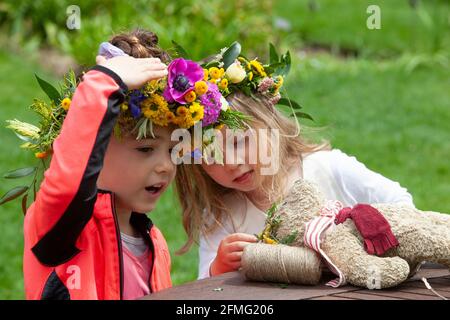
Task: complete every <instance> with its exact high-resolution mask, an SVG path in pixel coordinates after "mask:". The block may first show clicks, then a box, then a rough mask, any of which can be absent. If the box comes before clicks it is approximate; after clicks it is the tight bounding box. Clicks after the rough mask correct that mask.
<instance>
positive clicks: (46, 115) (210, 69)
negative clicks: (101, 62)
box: [0, 41, 312, 212]
mask: <svg viewBox="0 0 450 320" xmlns="http://www.w3.org/2000/svg"><path fill="white" fill-rule="evenodd" d="M172 43H173V45H174V46H175V51H176V53H177V56H178V57H177V58H176V59H174V60H173V61H172V62H170V64H169V66H168V76H167V77H165V78H163V79H159V80H154V81H150V82H148V83H147V84H145V85H144V86H143V87H142V88H140V89H139V90H130V91H129V92H127V94H126V99H125V102H124V103H123V104H122V106H121V111H120V113H119V117H118V121H117V124H116V126H115V127H114V134H115V135H116V136H119V137H120V136H121V135H122V130H123V129H124V128H127V129H131V131H132V132H133V131H134V132H136V133H137V139H141V138H146V137H147V134H148V132H150V133H151V134H152V135H153V131H152V126H153V124H155V125H158V126H168V125H169V124H173V125H175V126H178V127H180V128H187V129H190V128H192V127H194V126H195V125H196V124H197V123H198V124H201V127H202V129H204V130H205V131H203V139H202V146H201V148H200V149H201V150H200V149H199V148H196V149H194V151H193V152H191V154H190V155H189V156H192V157H194V158H202V157H203V158H204V159H206V162H208V154H210V153H209V152H210V151H211V150H213V152H212V154H213V157H214V159H215V160H216V161H217V162H218V163H221V162H222V156H221V150H220V146H218V145H216V144H215V143H214V142H215V139H214V138H215V135H211V130H206V129H220V128H221V127H222V126H224V125H226V126H227V127H228V128H230V129H240V128H245V127H247V126H248V125H246V122H248V121H249V120H250V119H251V117H249V116H247V115H245V114H243V113H241V112H239V111H236V110H233V109H232V108H230V106H229V104H228V102H227V100H226V99H225V98H226V97H227V96H228V95H230V94H231V93H233V92H238V91H240V92H243V93H244V94H246V95H247V96H251V97H253V98H254V99H256V100H258V99H261V98H263V99H266V100H267V101H268V102H269V103H270V104H272V105H278V106H289V107H290V110H291V111H292V114H291V115H293V116H298V117H303V118H308V119H311V120H312V118H311V117H310V116H309V115H308V114H306V113H302V112H300V111H299V109H301V106H300V105H299V104H298V103H296V102H294V101H292V100H290V99H288V98H284V97H282V95H281V93H280V89H281V88H282V86H283V79H284V77H285V76H286V75H287V73H288V72H289V69H290V64H291V59H290V54H289V51H288V52H287V53H285V54H283V55H281V56H279V55H278V54H277V52H276V50H275V47H274V46H273V45H272V44H270V63H269V64H262V63H261V62H260V61H258V60H257V59H253V60H249V59H247V58H246V57H244V56H243V55H241V45H240V44H239V43H238V42H234V43H233V44H232V45H231V46H230V47H228V48H224V49H222V50H221V51H220V52H219V53H218V54H216V55H213V56H212V57H211V58H209V59H204V60H202V61H200V62H198V63H197V62H194V61H192V60H190V58H189V55H188V54H187V52H186V50H184V49H183V48H182V47H181V46H180V45H179V44H177V43H176V42H174V41H173V42H172ZM99 54H100V55H103V56H105V57H106V58H112V57H115V56H121V55H126V54H125V53H124V52H123V51H122V50H121V49H119V48H117V47H115V46H113V45H112V44H110V43H108V42H104V43H102V44H101V45H100V49H99ZM35 76H36V79H37V81H38V83H39V85H40V87H41V89H42V90H43V91H44V92H45V93H46V95H47V96H48V98H49V102H46V101H43V100H39V99H34V101H33V104H32V105H31V109H32V110H33V111H35V112H36V113H37V114H38V116H39V117H40V121H39V126H35V125H33V124H30V123H27V122H22V121H19V120H17V119H14V120H7V123H8V125H7V128H9V129H11V130H13V131H14V133H15V134H16V135H17V136H18V137H19V138H20V139H21V140H23V142H24V143H23V144H22V145H21V148H25V149H30V150H32V151H34V153H35V157H36V158H38V159H40V160H41V162H40V165H38V166H36V167H27V168H21V169H17V170H13V171H10V172H8V173H6V174H4V176H3V177H4V178H9V179H13V178H14V179H15V178H21V177H26V176H30V175H34V178H33V181H32V183H31V185H30V186H28V187H26V186H21V187H15V188H13V189H12V190H10V191H8V192H7V193H6V194H5V195H4V196H3V197H1V198H0V205H1V204H3V203H5V202H8V201H10V200H13V199H15V198H17V197H19V196H21V195H24V194H25V195H24V197H23V199H22V205H23V210H24V212H25V210H26V202H27V196H28V192H29V191H30V190H36V183H37V175H38V172H39V170H40V169H42V170H45V168H46V159H47V158H48V157H49V155H51V154H52V145H53V142H54V140H55V139H56V137H57V136H58V135H59V133H60V131H61V128H62V124H63V121H64V119H65V117H66V115H67V112H68V110H69V108H70V105H71V99H72V96H73V94H74V92H75V89H76V87H77V85H78V81H77V78H76V77H75V74H74V72H73V71H70V72H69V73H67V74H66V75H65V76H64V80H63V81H62V83H61V84H60V87H59V89H57V88H55V87H54V86H52V85H51V84H50V83H48V82H46V81H45V80H43V79H41V78H39V77H38V76H37V75H35Z"/></svg>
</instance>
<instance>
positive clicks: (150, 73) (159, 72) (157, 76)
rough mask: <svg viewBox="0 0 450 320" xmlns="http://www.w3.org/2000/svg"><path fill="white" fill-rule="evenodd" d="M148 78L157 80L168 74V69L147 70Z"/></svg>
mask: <svg viewBox="0 0 450 320" xmlns="http://www.w3.org/2000/svg"><path fill="white" fill-rule="evenodd" d="M146 74H147V76H148V80H157V79H161V78H163V77H165V76H167V70H156V71H154V70H149V71H147V72H146Z"/></svg>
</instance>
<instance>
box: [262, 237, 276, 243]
mask: <svg viewBox="0 0 450 320" xmlns="http://www.w3.org/2000/svg"><path fill="white" fill-rule="evenodd" d="M263 240H264V243H267V244H276V243H277V242H276V241H275V240H273V239H272V238H269V237H268V236H266V235H263Z"/></svg>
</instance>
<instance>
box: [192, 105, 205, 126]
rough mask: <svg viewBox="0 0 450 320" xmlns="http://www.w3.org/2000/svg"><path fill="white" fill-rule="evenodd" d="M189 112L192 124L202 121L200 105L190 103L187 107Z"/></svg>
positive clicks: (201, 107)
mask: <svg viewBox="0 0 450 320" xmlns="http://www.w3.org/2000/svg"><path fill="white" fill-rule="evenodd" d="M189 112H190V113H191V117H192V120H193V121H194V122H197V121H199V120H202V119H203V106H202V105H201V104H200V103H198V102H194V103H192V104H191V106H190V107H189Z"/></svg>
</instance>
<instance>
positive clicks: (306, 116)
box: [295, 111, 314, 121]
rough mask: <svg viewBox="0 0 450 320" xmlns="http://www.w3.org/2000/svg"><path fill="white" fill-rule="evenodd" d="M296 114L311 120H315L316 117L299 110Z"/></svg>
mask: <svg viewBox="0 0 450 320" xmlns="http://www.w3.org/2000/svg"><path fill="white" fill-rule="evenodd" d="M295 115H296V116H297V117H298V118H304V119H309V120H311V121H314V119H313V118H312V117H311V116H310V115H309V114H307V113H304V112H300V111H297V112H295Z"/></svg>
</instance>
